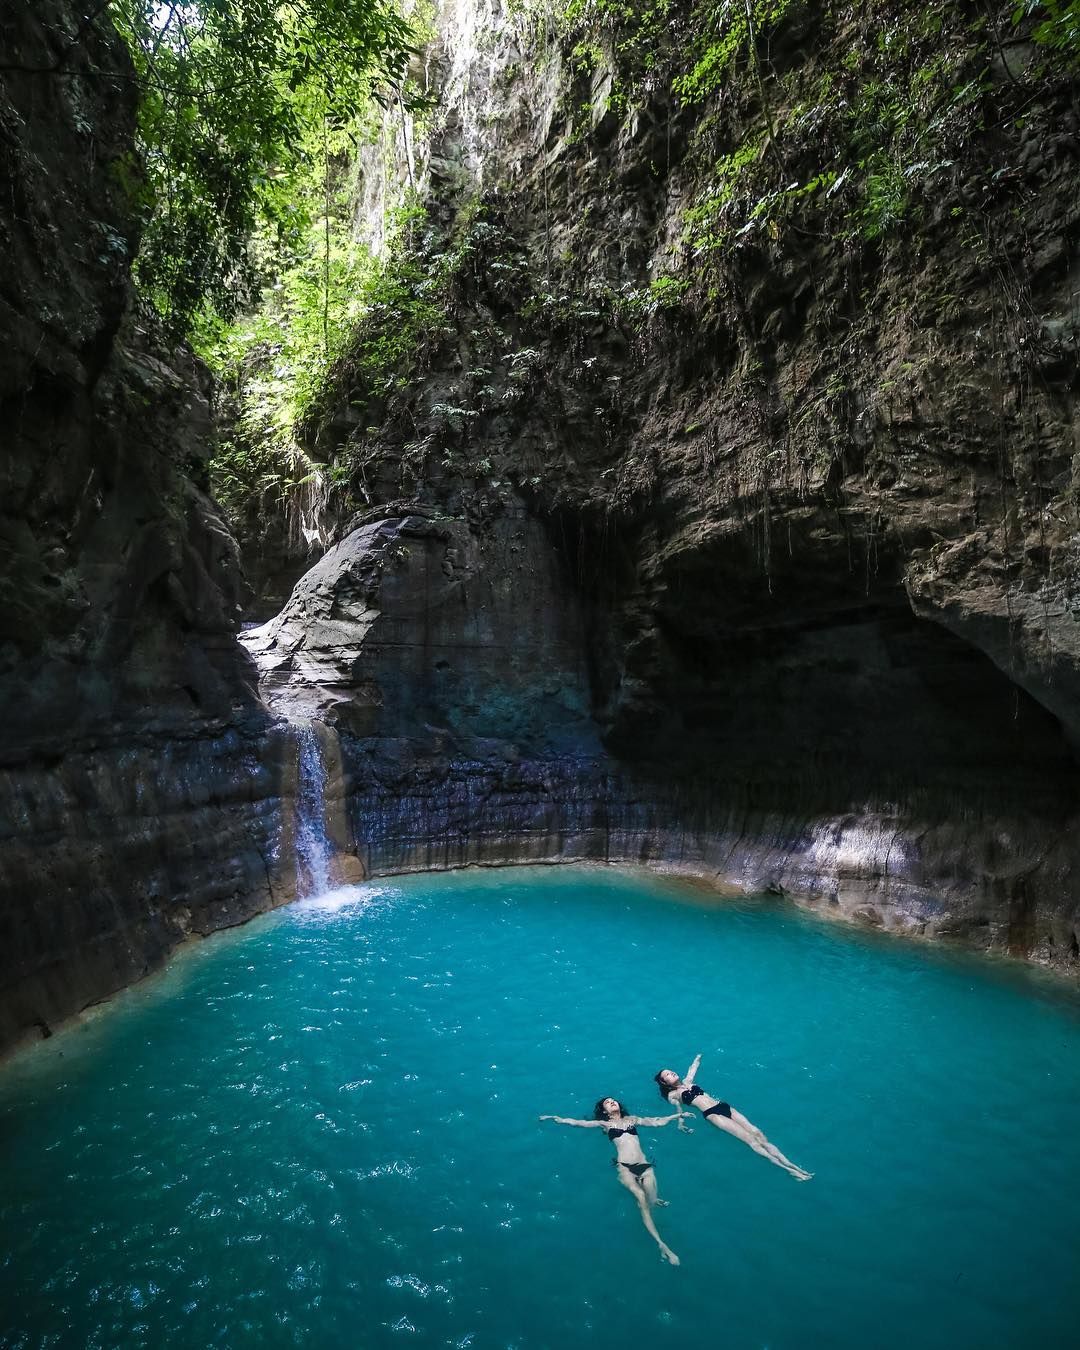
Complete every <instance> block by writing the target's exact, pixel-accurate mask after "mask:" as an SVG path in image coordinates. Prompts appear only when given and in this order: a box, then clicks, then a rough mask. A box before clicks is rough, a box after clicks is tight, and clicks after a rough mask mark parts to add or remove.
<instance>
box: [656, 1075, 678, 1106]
mask: <svg viewBox="0 0 1080 1350" xmlns="http://www.w3.org/2000/svg"><path fill="white" fill-rule="evenodd" d="M663 1072H664V1071H663V1069H661V1070H660V1073H663ZM660 1073H654V1074H653V1082H654V1083H655V1084H656V1086H657V1087H658V1088H659V1089H660V1096H661V1097H662V1098H663V1100H664V1101H665V1102H666V1101H667V1099H668V1097H667V1095H668V1093H669V1092H673V1091H674V1090H675V1084H674V1083H672V1085H671V1087H665V1086H664V1085H663V1083H661V1081H660Z"/></svg>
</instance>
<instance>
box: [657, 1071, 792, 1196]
mask: <svg viewBox="0 0 1080 1350" xmlns="http://www.w3.org/2000/svg"><path fill="white" fill-rule="evenodd" d="M700 1063H701V1056H700V1055H698V1057H697V1059H695V1060H694V1062H693V1064H691V1065H690V1067H689V1069H687V1071H686V1077H685V1078H680V1077H679V1075H678V1074H677V1073H675V1072H674V1071H673V1070H672V1069H661V1070H660V1072H659V1073H658V1074H657V1075H656V1078H655V1082H656V1084H657V1086H658V1087H659V1088H660V1096H661V1097H663V1099H664V1101H666V1102H670V1103H671V1105H672V1106H674V1107H675V1109H676V1110H677V1111H678V1112H679V1113H680V1114H681V1113H682V1108H683V1107H684V1106H696V1107H697V1109H698V1110H699V1111H700V1112H701V1114H702V1115H703V1116H704V1117H705V1119H706V1120H707V1121H708V1122H709V1124H710V1125H715V1126H717V1128H718V1129H721V1130H724V1131H725V1132H726V1133H727V1134H733V1135H734V1136H735V1138H736V1139H741V1140H742V1142H743V1143H744V1144H749V1145H750V1147H751V1148H752V1149H753V1150H754V1152H755V1153H760V1154H761V1156H762V1157H763V1158H768V1160H769V1162H771V1163H775V1164H776V1166H777V1167H782V1168H784V1170H785V1171H787V1172H790V1173H791V1175H792V1176H793V1177H794V1178H795V1180H796V1181H809V1180H810V1178H811V1177H812V1176H813V1173H812V1172H804V1171H803V1169H802V1168H801V1167H796V1166H795V1164H794V1163H793V1162H792V1161H791V1159H790V1158H785V1157H784V1155H783V1154H782V1153H781V1152H780V1150H779V1149H778V1148H777V1147H776V1145H775V1144H770V1143H769V1141H768V1140H767V1139H766V1138H765V1136H764V1135H763V1134H762V1132H761V1131H760V1130H759V1129H758V1127H757V1126H756V1125H751V1124H750V1122H749V1121H748V1120H747V1119H746V1117H745V1116H744V1115H742V1113H741V1112H739V1111H736V1110H735V1108H734V1107H733V1106H729V1105H728V1103H727V1102H720V1101H717V1099H716V1098H715V1097H710V1096H709V1094H708V1093H707V1092H705V1091H703V1090H702V1089H701V1088H699V1087H698V1085H697V1084H696V1083H695V1082H694V1076H695V1075H696V1073H697V1071H698V1065H699V1064H700Z"/></svg>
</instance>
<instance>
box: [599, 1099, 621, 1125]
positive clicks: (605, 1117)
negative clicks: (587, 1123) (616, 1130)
mask: <svg viewBox="0 0 1080 1350" xmlns="http://www.w3.org/2000/svg"><path fill="white" fill-rule="evenodd" d="M606 1101H613V1102H617V1101H619V1099H618V1097H610V1098H609V1097H601V1098H600V1100H599V1101H598V1102H597V1103H596V1105H595V1106H594V1107H593V1111H592V1113H593V1120H610V1119H611V1117H610V1116H609V1115H608V1113H607V1112H606V1111H605V1110H604V1103H605V1102H606ZM619 1115H620V1116H625V1115H626V1112H625V1111H624V1110H623V1109H622V1102H619Z"/></svg>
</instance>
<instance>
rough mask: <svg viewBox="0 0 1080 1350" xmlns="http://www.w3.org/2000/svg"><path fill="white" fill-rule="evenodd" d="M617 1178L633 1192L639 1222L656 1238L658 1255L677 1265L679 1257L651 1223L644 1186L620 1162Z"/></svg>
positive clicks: (651, 1218) (649, 1208)
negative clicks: (639, 1213)
mask: <svg viewBox="0 0 1080 1350" xmlns="http://www.w3.org/2000/svg"><path fill="white" fill-rule="evenodd" d="M619 1180H620V1181H621V1182H622V1184H623V1185H624V1186H625V1187H626V1189H627V1190H628V1191H630V1192H631V1193H632V1194H633V1197H634V1199H635V1200H636V1201H637V1207H638V1209H639V1210H640V1211H641V1222H642V1223H643V1224H644V1225H645V1227H646V1228H647V1229H648V1231H649V1234H650V1236H651V1237H653V1238H654V1239H655V1240H656V1245H657V1246H658V1247H659V1248H660V1255H661V1256H662V1257H663V1258H664V1260H665V1261H668V1262H670V1264H671V1265H673V1266H677V1265H678V1264H679V1258H678V1257H677V1256H676V1255H675V1253H674V1252H673V1251H672V1250H671V1248H670V1247H669V1246H668V1245H667V1243H666V1242H665V1241H664V1239H663V1238H662V1237H661V1236H660V1234H659V1233H658V1232H657V1231H656V1224H654V1223H653V1217H652V1213H651V1207H650V1205H649V1197H648V1193H647V1192H646V1190H645V1187H644V1186H643V1185H638V1182H637V1179H636V1178H635V1177H633V1176H632V1175H631V1174H630V1173H629V1172H628V1171H627V1170H626V1168H625V1167H623V1166H622V1165H621V1164H620V1166H619ZM655 1184H656V1183H655V1181H654V1183H653V1185H654V1186H655Z"/></svg>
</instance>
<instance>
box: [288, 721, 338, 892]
mask: <svg viewBox="0 0 1080 1350" xmlns="http://www.w3.org/2000/svg"><path fill="white" fill-rule="evenodd" d="M296 746H297V757H296V893H297V895H298V896H301V897H302V898H307V897H310V896H316V895H324V894H325V893H326V892H327V891H328V890H329V889H330V844H329V840H328V839H327V837H326V768H325V766H324V764H323V755H322V746H321V745H320V743H319V737H318V734H317V733H316V731H315V728H314V726H313V725H312V724H311V723H310V722H307V723H304V724H302V725H299V726H297V728H296Z"/></svg>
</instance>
